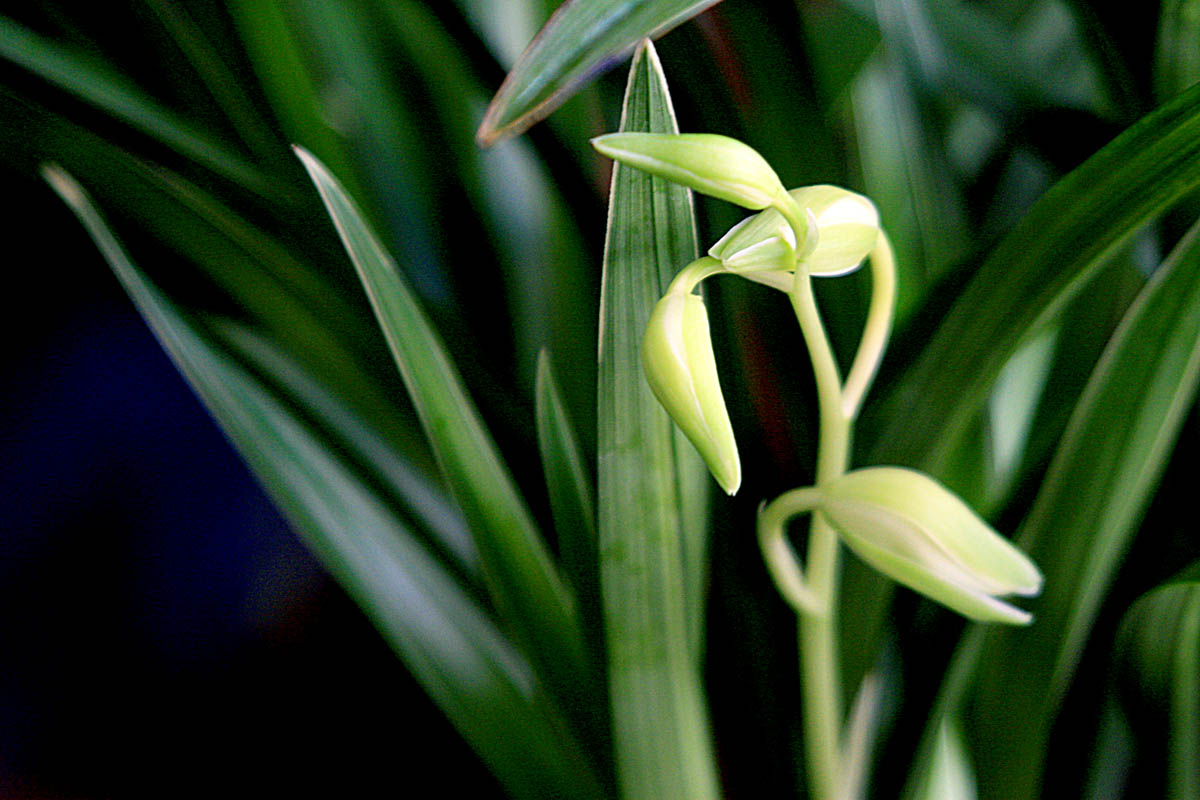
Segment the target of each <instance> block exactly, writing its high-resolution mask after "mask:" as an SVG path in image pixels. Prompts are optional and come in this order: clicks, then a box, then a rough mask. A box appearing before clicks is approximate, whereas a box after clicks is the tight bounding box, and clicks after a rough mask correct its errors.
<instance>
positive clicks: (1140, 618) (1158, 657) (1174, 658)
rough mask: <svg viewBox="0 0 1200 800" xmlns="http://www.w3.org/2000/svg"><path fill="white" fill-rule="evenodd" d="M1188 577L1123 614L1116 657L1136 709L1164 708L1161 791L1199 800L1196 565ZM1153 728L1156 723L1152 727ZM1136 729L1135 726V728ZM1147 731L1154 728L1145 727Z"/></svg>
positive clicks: (1199, 575) (1199, 584) (1180, 799)
mask: <svg viewBox="0 0 1200 800" xmlns="http://www.w3.org/2000/svg"><path fill="white" fill-rule="evenodd" d="M1196 566H1197V567H1198V568H1196V569H1192V570H1191V573H1192V579H1191V580H1188V579H1187V578H1180V579H1176V580H1173V581H1170V582H1168V583H1167V584H1165V585H1163V586H1160V587H1158V588H1156V589H1154V590H1153V591H1151V592H1149V593H1147V594H1146V595H1144V596H1142V597H1141V598H1140V599H1139V600H1138V601H1137V602H1135V603H1134V604H1133V605H1132V606H1131V607H1130V609H1129V611H1128V612H1126V614H1125V618H1124V620H1122V622H1121V630H1120V632H1119V634H1118V638H1117V651H1118V656H1119V657H1120V658H1121V659H1122V660H1123V661H1124V667H1125V670H1126V671H1127V672H1128V673H1130V675H1129V677H1130V679H1131V680H1132V682H1134V683H1136V684H1137V689H1138V690H1140V691H1139V695H1140V697H1139V702H1138V704H1137V705H1138V711H1139V712H1140V713H1141V714H1142V715H1145V712H1146V711H1147V710H1148V707H1152V708H1153V711H1155V712H1159V713H1157V714H1151V715H1150V717H1151V719H1154V720H1155V721H1156V722H1160V721H1161V720H1162V718H1163V714H1162V712H1165V717H1166V723H1167V724H1166V728H1167V765H1166V770H1167V781H1166V785H1167V792H1166V796H1168V797H1171V798H1175V799H1176V800H1200V565H1196ZM1155 727H1157V725H1156V726H1155ZM1135 733H1136V730H1135ZM1147 734H1149V735H1151V736H1157V735H1159V731H1158V730H1155V731H1147Z"/></svg>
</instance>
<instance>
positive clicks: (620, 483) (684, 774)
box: [597, 41, 718, 799]
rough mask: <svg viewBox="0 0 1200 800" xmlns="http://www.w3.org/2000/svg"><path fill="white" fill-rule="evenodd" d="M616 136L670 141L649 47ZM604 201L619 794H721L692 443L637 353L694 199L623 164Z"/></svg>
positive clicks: (605, 517)
mask: <svg viewBox="0 0 1200 800" xmlns="http://www.w3.org/2000/svg"><path fill="white" fill-rule="evenodd" d="M621 129H622V130H625V131H647V130H648V131H655V132H674V131H676V130H677V127H676V123H675V117H674V112H673V110H672V108H671V103H670V96H669V94H668V91H667V86H666V81H665V79H664V77H663V74H662V67H661V65H660V64H659V62H658V57H657V55H656V54H655V52H654V48H653V46H652V45H651V44H650V43H649V42H648V41H647V42H645V43H644V44H643V45H642V47H641V48H640V49H639V50H638V52H637V54H636V55H635V56H634V60H633V66H632V67H631V70H630V75H629V84H628V87H627V89H626V93H625V106H624V111H623V114H622V120H621ZM609 203H610V205H609V221H608V235H607V246H606V248H605V255H604V276H603V279H602V290H601V309H602V316H601V320H600V331H601V335H600V372H599V398H598V400H599V413H598V423H599V431H598V441H599V472H598V476H597V477H598V482H599V498H598V511H599V524H600V558H601V561H600V568H601V588H602V591H603V596H604V615H605V630H606V632H607V639H608V652H609V685H610V688H611V692H612V704H613V724H614V733H615V738H616V744H617V772H618V777H619V785H620V788H621V794H622V796H623V797H627V798H659V797H687V798H698V799H699V798H705V797H716V796H717V794H718V788H717V780H716V775H715V763H714V756H713V751H712V744H711V741H710V734H709V730H708V720H707V713H706V711H705V708H704V691H703V681H702V676H701V671H700V663H699V661H698V660H697V658H696V657H695V656H696V652H697V646H696V643H695V642H694V641H691V640H690V638H689V634H690V625H692V624H694V622H693V619H692V616H691V615H692V614H695V613H696V612H697V609H695V608H689V603H691V602H694V600H695V598H694V597H692V596H691V593H690V588H689V587H693V582H694V581H696V580H697V576H696V575H694V574H692V572H693V571H700V569H701V565H700V564H697V563H695V561H694V560H693V557H694V552H695V550H694V549H693V548H694V547H695V546H694V545H689V544H688V540H689V539H692V538H700V539H702V538H703V536H704V535H705V531H704V530H685V529H683V527H682V523H683V522H684V518H683V516H682V514H681V498H680V496H679V491H680V486H681V481H680V478H679V476H678V470H679V460H678V459H680V458H682V457H683V454H684V453H686V452H689V451H690V445H688V444H686V442H685V441H684V442H682V444H681V441H682V437H677V436H675V435H674V434H673V432H672V425H671V421H670V420H669V419H668V418H667V415H666V412H665V411H663V410H662V408H661V406H659V404H658V402H657V401H656V400H655V399H654V396H653V395H652V394H651V392H650V388H649V386H647V384H646V381H645V378H644V377H643V373H642V364H641V355H640V354H641V340H642V331H643V330H644V329H645V327H646V323H647V321H648V320H649V318H650V313H651V310H652V309H653V308H654V306H655V304H656V303H657V302H658V299H659V297H661V296H662V294H663V293H664V292H665V290H666V287H667V284H668V282H669V281H670V279H671V277H673V275H674V273H675V271H677V270H679V269H682V268H683V267H684V266H686V265H687V264H688V263H690V262H691V261H692V260H694V259H695V257H696V251H697V246H696V234H695V223H694V218H693V212H692V203H691V194H690V192H688V191H687V190H686V189H684V188H682V187H679V186H677V185H674V184H671V183H669V182H667V181H664V180H662V179H661V178H656V177H653V176H650V175H647V174H645V173H643V172H640V171H638V170H635V169H629V168H627V167H625V166H623V165H620V164H618V165H617V166H616V167H615V168H614V171H613V183H612V193H611V196H610V200H609ZM685 448H687V449H685ZM701 468H703V467H701ZM700 574H701V575H702V574H703V573H702V572H701V573H700Z"/></svg>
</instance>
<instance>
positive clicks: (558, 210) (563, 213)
mask: <svg viewBox="0 0 1200 800" xmlns="http://www.w3.org/2000/svg"><path fill="white" fill-rule="evenodd" d="M508 8H509V5H508V4H505V5H504V6H503V8H502V9H501V11H503V10H504V9H508ZM383 11H384V13H385V14H386V18H387V21H388V22H389V23H390V25H389V28H388V31H389V33H390V41H391V42H393V43H394V44H395V45H396V46H397V47H398V48H399V49H400V50H401V51H403V53H404V55H405V57H406V58H407V61H408V64H409V65H411V69H410V70H408V71H407V74H409V75H410V76H411V80H410V82H411V83H413V84H420V85H421V87H422V89H423V91H424V92H425V95H426V96H427V97H428V98H429V100H430V102H429V104H428V109H427V110H425V111H423V112H422V119H423V121H424V133H425V137H426V139H427V140H432V141H434V142H436V143H437V149H438V158H439V165H440V166H441V168H442V169H443V170H445V171H446V173H447V174H448V175H452V176H453V179H454V180H455V181H456V182H457V184H458V188H459V190H460V191H461V192H463V194H464V195H465V196H466V199H467V200H469V202H470V207H469V209H467V208H463V209H462V212H461V213H464V214H465V213H467V211H468V210H469V211H473V212H474V213H475V216H476V221H474V222H472V223H471V224H473V225H479V226H480V228H481V229H482V231H481V232H482V233H484V234H485V235H486V236H487V237H488V239H489V241H490V242H491V243H492V244H493V246H494V248H495V253H496V261H497V265H498V266H499V268H500V270H501V271H502V274H503V276H504V292H503V294H504V299H505V300H506V301H507V306H508V311H509V313H508V317H507V323H506V324H508V325H511V326H512V329H513V334H514V339H515V341H514V342H513V345H514V347H513V348H512V349H513V363H514V366H515V371H516V373H517V376H518V383H519V384H520V385H532V384H533V382H534V372H533V369H532V368H533V365H534V364H535V361H536V359H535V355H536V354H537V353H538V352H539V351H540V350H541V349H542V348H543V347H549V348H550V350H551V351H552V352H554V353H555V354H556V357H557V358H558V370H559V377H560V378H563V383H562V384H561V385H560V388H562V390H563V392H564V396H565V399H567V400H568V401H569V403H568V407H570V408H572V409H580V408H583V407H585V406H586V407H587V417H585V418H577V420H576V421H577V422H578V423H579V424H580V425H581V426H582V424H583V423H584V422H585V421H586V422H588V423H590V422H591V421H592V414H593V413H594V409H593V408H592V406H593V405H594V403H595V375H594V362H595V339H594V338H593V337H592V336H591V335H588V334H589V333H590V332H591V331H593V330H594V327H595V324H596V299H595V293H596V287H595V285H594V278H593V277H592V276H593V274H594V262H593V261H592V260H591V259H590V258H584V257H581V256H582V254H583V253H585V252H586V249H587V248H586V247H585V245H584V243H583V240H582V237H581V235H580V226H579V222H578V221H577V220H576V218H575V216H574V215H572V213H571V210H570V207H569V206H568V204H567V202H566V199H565V196H564V195H565V194H566V193H567V192H568V191H569V188H567V187H569V184H570V183H571V182H572V181H573V180H574V181H576V182H577V183H582V182H583V176H582V175H580V176H578V177H575V178H573V177H572V176H571V175H569V174H563V173H562V171H560V170H557V169H555V168H554V165H553V164H547V163H545V162H544V161H542V160H541V159H540V158H539V153H538V152H537V151H535V150H534V149H533V147H532V145H531V143H530V142H529V141H527V140H519V141H512V142H505V143H504V144H503V145H501V146H498V147H494V148H490V149H488V150H482V149H480V148H479V147H477V146H476V145H475V141H474V139H473V138H472V130H473V128H474V126H475V124H476V123H477V122H478V119H479V115H480V113H481V110H482V109H483V108H484V107H485V105H486V103H487V98H488V92H487V90H485V88H484V85H483V83H482V82H481V81H480V80H479V78H478V77H477V76H476V75H475V71H474V70H473V69H472V66H471V64H470V62H469V61H468V60H467V54H466V53H464V52H463V46H462V44H461V42H459V41H457V40H456V39H455V38H454V37H453V36H451V35H450V33H449V32H448V31H447V30H445V29H444V27H443V26H442V25H441V24H440V22H439V20H438V18H437V16H436V15H435V13H434V11H433V9H432V8H431V7H430V6H429V5H428V4H426V3H422V2H418V1H417V0H398V1H397V2H389V3H386V4H385V5H384V8H383ZM497 13H501V12H497ZM593 135H594V133H593ZM585 138H586V137H582V136H581V137H580V138H579V139H577V141H578V142H581V143H582V142H583V141H584V140H585ZM578 149H579V150H580V151H582V150H583V148H578ZM564 299H567V301H566V302H564ZM493 305H498V304H495V303H494V302H493ZM466 313H469V312H466ZM588 443H589V444H594V442H592V441H591V438H590V434H589V438H588Z"/></svg>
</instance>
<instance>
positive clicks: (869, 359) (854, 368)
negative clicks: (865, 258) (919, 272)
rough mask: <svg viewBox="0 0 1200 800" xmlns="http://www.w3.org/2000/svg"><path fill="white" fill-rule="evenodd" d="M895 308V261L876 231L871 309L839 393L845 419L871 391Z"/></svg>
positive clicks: (882, 235) (884, 237) (885, 240)
mask: <svg viewBox="0 0 1200 800" xmlns="http://www.w3.org/2000/svg"><path fill="white" fill-rule="evenodd" d="M895 307H896V261H895V258H894V256H893V255H892V244H891V242H889V241H888V238H887V234H886V233H884V232H883V231H882V230H880V231H879V238H878V239H876V241H875V248H874V249H873V250H872V251H871V305H870V308H869V309H868V311H867V322H866V325H865V326H864V327H863V334H862V340H861V341H860V342H859V344H858V352H857V353H855V354H854V363H853V364H852V365H851V366H850V373H849V374H848V375H847V376H846V386H845V388H844V389H843V390H842V413H843V414H844V415H845V416H846V417H847V418H848V419H854V418H855V417H857V416H858V411H859V409H860V408H861V407H862V401H863V397H864V396H865V395H866V393H867V389H869V388H870V387H871V381H872V380H873V379H874V378H875V373H876V372H877V371H878V369H879V362H880V361H882V360H883V350H884V348H885V347H886V346H887V340H888V335H889V334H890V333H891V330H892V313H893V312H894V310H895Z"/></svg>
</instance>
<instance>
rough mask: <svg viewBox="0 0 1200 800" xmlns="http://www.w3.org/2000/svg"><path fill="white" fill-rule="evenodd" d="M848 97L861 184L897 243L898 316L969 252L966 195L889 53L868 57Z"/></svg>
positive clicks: (900, 320)
mask: <svg viewBox="0 0 1200 800" xmlns="http://www.w3.org/2000/svg"><path fill="white" fill-rule="evenodd" d="M851 101H852V107H853V111H854V125H855V131H856V137H857V140H858V142H857V144H858V157H859V161H860V165H861V168H862V175H863V185H864V187H865V189H866V193H867V194H868V195H869V196H870V197H871V199H872V200H873V201H874V202H875V204H876V205H877V206H878V208H879V214H880V219H881V221H882V223H883V226H884V228H885V229H886V230H887V231H888V235H889V237H890V238H891V240H892V241H893V242H894V243H895V248H896V265H897V273H898V275H897V287H898V296H897V303H896V319H897V324H903V322H904V321H905V320H906V319H908V317H909V316H910V315H911V314H912V312H913V310H914V309H915V308H917V307H918V306H919V303H920V300H921V298H922V296H923V295H924V294H925V291H926V290H927V289H928V288H929V287H930V286H932V285H933V284H934V283H936V282H937V280H938V279H939V278H942V277H943V276H945V274H946V273H947V271H948V270H949V269H950V268H951V267H952V266H954V265H956V264H957V263H958V262H959V261H960V260H961V259H962V258H963V257H964V256H965V255H966V254H967V252H968V247H969V245H970V241H971V239H970V233H969V229H968V227H967V222H968V219H967V212H966V203H965V201H964V199H963V197H962V196H961V193H960V191H959V189H958V187H957V186H956V185H955V182H954V181H953V179H952V176H953V173H952V171H951V170H950V169H949V166H948V165H947V164H946V159H945V154H944V153H942V152H941V150H940V148H939V147H938V146H937V143H936V140H935V139H934V138H933V137H931V136H929V134H928V131H926V130H925V127H926V125H925V121H924V120H923V119H922V116H921V114H920V107H919V104H918V102H917V98H916V97H915V96H914V87H913V86H912V84H911V81H910V80H909V78H908V76H906V75H905V73H904V70H903V68H902V65H901V64H900V63H898V60H897V59H896V58H895V57H894V56H890V55H889V54H887V53H885V54H884V55H882V56H880V57H876V58H874V59H872V60H871V61H869V62H868V63H867V65H866V67H865V68H864V69H863V70H862V72H861V73H860V74H859V76H858V78H857V79H856V80H855V81H854V84H853V86H852V90H851Z"/></svg>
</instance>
